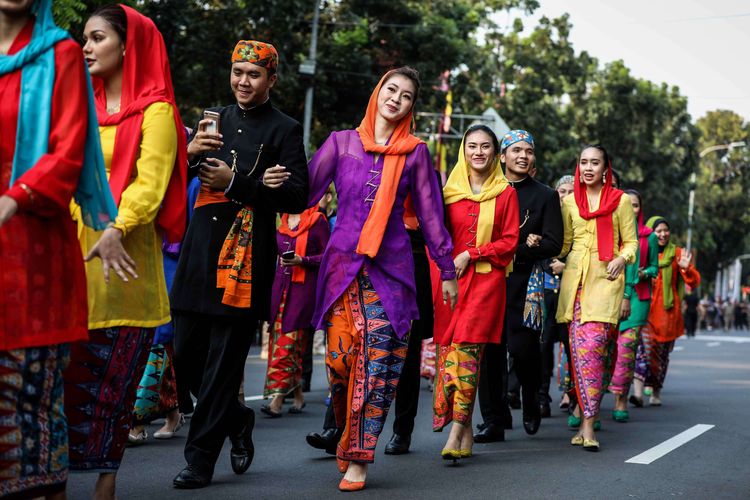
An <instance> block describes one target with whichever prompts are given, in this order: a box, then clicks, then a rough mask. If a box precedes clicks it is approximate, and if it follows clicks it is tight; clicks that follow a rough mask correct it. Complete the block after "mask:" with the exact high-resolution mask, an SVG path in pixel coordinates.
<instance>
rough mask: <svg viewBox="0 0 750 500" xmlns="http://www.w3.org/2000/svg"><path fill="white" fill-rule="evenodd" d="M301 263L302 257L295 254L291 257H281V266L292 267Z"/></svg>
mask: <svg viewBox="0 0 750 500" xmlns="http://www.w3.org/2000/svg"><path fill="white" fill-rule="evenodd" d="M300 264H302V257H300V256H299V255H297V254H295V255H294V257H292V258H291V259H288V260H287V259H281V267H293V266H299V265H300Z"/></svg>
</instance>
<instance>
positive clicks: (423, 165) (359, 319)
mask: <svg viewBox="0 0 750 500" xmlns="http://www.w3.org/2000/svg"><path fill="white" fill-rule="evenodd" d="M418 93H419V75H418V73H417V72H416V71H415V70H413V69H412V68H408V67H404V68H398V69H395V70H392V71H390V72H388V73H386V74H385V76H383V78H382V79H381V80H380V83H378V85H377V86H376V87H375V90H373V92H372V95H371V96H370V101H369V103H368V106H367V111H366V113H365V117H364V118H363V119H362V123H361V124H360V126H359V127H358V128H357V129H356V130H345V131H341V132H334V133H332V134H331V135H330V137H329V138H328V139H327V140H326V142H325V143H324V144H323V145H322V146H321V147H320V149H319V150H318V152H317V153H316V154H315V157H314V158H313V159H312V160H311V161H310V164H309V171H310V197H309V200H308V201H309V204H311V205H312V204H313V203H315V202H316V201H317V200H319V199H320V198H321V196H323V194H324V193H325V191H326V189H328V186H329V184H330V183H331V181H333V183H334V185H335V188H336V192H337V193H338V197H339V211H338V214H339V215H338V219H337V220H336V230H335V231H334V232H333V234H332V235H331V240H330V242H329V243H328V246H327V248H326V251H325V253H324V254H323V259H322V262H321V265H320V275H319V276H320V277H319V279H318V289H317V294H316V296H317V300H316V307H315V314H314V316H313V325H315V327H316V328H318V329H322V328H324V327H325V328H326V329H327V334H328V354H327V356H326V365H327V368H328V375H329V383H330V384H331V395H332V400H333V403H332V404H333V407H334V413H335V416H336V424H337V427H338V428H339V432H340V434H341V439H340V441H339V445H338V448H337V457H338V459H339V460H338V461H339V470H340V471H341V472H346V475H345V476H344V478H343V479H342V481H341V483H340V484H339V489H341V490H344V491H355V490H361V489H363V488H364V487H365V478H366V475H367V464H368V463H371V462H373V460H374V458H375V446H376V444H377V441H378V437H379V435H380V433H381V431H382V430H383V424H384V423H385V418H386V415H387V414H388V409H389V408H390V405H391V402H392V401H393V398H394V395H395V392H396V386H397V385H398V380H399V376H400V374H401V369H402V367H403V364H404V359H405V357H406V351H407V345H408V336H409V330H410V328H411V321H412V320H414V319H416V318H417V317H418V312H417V302H416V287H415V284H414V263H413V259H412V254H411V244H410V241H409V236H408V234H407V232H406V226H405V225H404V212H405V208H404V205H405V202H406V200H407V196H408V197H410V199H411V201H410V202H411V204H412V205H413V208H414V212H415V214H416V216H417V219H418V221H419V226H420V227H421V228H422V232H423V234H424V237H425V240H426V242H427V248H428V250H429V252H430V256H431V257H432V259H433V260H434V261H435V263H436V264H437V266H438V268H439V269H440V277H441V279H442V281H443V285H442V291H443V300H445V301H446V302H447V301H448V300H450V302H451V305H453V304H455V302H456V299H457V295H458V287H457V284H456V279H455V277H456V271H455V266H454V265H453V257H452V252H453V245H452V243H451V239H450V235H449V234H448V232H447V230H446V229H445V226H444V224H443V204H442V200H441V193H440V186H439V185H438V181H437V177H436V176H435V173H434V172H433V169H432V161H431V159H430V153H429V151H428V149H427V146H426V145H425V144H424V143H423V142H422V141H420V140H419V139H417V138H416V137H414V136H413V135H411V133H410V129H411V123H412V115H413V109H414V103H415V102H416V99H417V97H418Z"/></svg>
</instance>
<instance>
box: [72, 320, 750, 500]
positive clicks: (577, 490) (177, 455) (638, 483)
mask: <svg viewBox="0 0 750 500" xmlns="http://www.w3.org/2000/svg"><path fill="white" fill-rule="evenodd" d="M254 352H256V353H257V350H255V351H254ZM264 372H265V361H263V360H261V359H259V358H258V357H257V354H256V355H252V354H251V356H250V357H249V358H248V362H247V366H246V371H245V373H246V393H247V395H248V396H252V395H256V394H260V393H261V391H262V384H263V375H264ZM325 396H326V388H325V374H324V366H323V363H322V358H316V364H315V373H314V381H313V390H312V392H310V393H308V394H307V407H306V409H305V410H306V411H305V413H304V414H302V415H288V414H285V415H284V417H283V418H280V419H274V420H271V419H267V418H264V417H263V416H262V414H260V413H259V412H258V416H259V418H258V420H257V424H256V427H255V433H254V441H255V446H256V454H255V460H254V462H253V465H252V467H251V468H250V470H249V471H248V472H247V473H246V474H244V475H242V476H237V475H235V474H233V473H232V471H231V468H230V466H229V459H228V455H229V449H228V447H225V449H224V451H223V453H222V456H221V459H220V460H219V463H218V464H217V466H216V473H215V475H214V480H213V484H212V486H210V487H209V488H206V489H203V490H197V491H182V490H175V489H173V487H172V478H173V477H174V475H175V474H176V473H177V472H179V470H180V469H181V468H182V467H183V466H184V460H183V456H182V447H183V445H184V440H185V435H186V429H184V430H182V431H180V433H179V434H178V436H177V437H175V438H174V439H172V440H170V441H154V440H150V441H149V442H147V443H146V444H144V445H142V446H139V447H137V448H128V450H127V451H126V453H125V458H124V461H123V464H122V468H121V469H120V473H119V475H118V498H120V499H148V500H157V499H159V500H161V499H173V498H174V499H177V498H179V499H197V498H201V499H203V498H213V499H223V498H259V499H267V498H268V499H273V498H305V499H315V498H330V497H331V496H339V495H342V493H340V492H339V491H338V489H337V485H338V482H339V480H340V478H341V475H340V474H339V473H338V471H337V470H336V462H335V460H334V459H333V458H332V457H329V456H327V455H325V454H324V453H323V452H322V451H318V450H314V449H312V448H310V447H309V446H307V444H306V443H305V439H304V437H305V434H307V433H308V432H310V431H314V430H319V429H320V428H321V426H322V422H323V414H324V411H325V406H324V398H325ZM553 397H557V394H555V396H553ZM662 400H663V406H661V407H658V408H657V407H653V408H649V407H646V408H643V409H637V408H634V409H631V411H630V415H631V420H630V422H629V423H626V424H620V423H616V422H614V421H613V420H611V410H612V403H613V398H612V396H611V395H608V396H607V397H606V398H605V401H604V404H603V411H602V417H603V418H602V420H603V429H602V430H601V431H600V432H599V433H598V434H597V436H598V439H599V441H600V442H601V451H600V452H599V453H590V452H585V451H583V450H582V449H580V448H576V447H573V446H571V445H570V444H569V441H570V438H571V437H572V435H573V432H572V431H571V430H569V429H568V428H567V426H566V420H565V419H566V415H565V414H563V413H562V412H561V411H559V410H557V409H556V408H555V407H553V408H554V409H553V415H552V418H550V419H545V420H543V422H542V427H541V429H540V431H539V433H538V434H537V435H535V436H527V435H526V434H525V433H524V432H523V428H522V426H521V425H519V424H520V418H521V415H520V411H514V412H513V413H514V422H516V423H517V424H516V426H515V428H514V429H513V430H512V431H508V432H507V433H506V441H505V442H504V443H494V444H485V445H480V444H477V445H475V446H474V453H475V456H474V457H472V458H470V459H467V460H464V461H462V462H460V463H459V464H457V465H451V464H449V463H446V462H444V461H443V460H441V458H440V450H441V448H442V446H443V444H444V442H445V439H446V438H447V433H442V434H441V433H433V432H431V393H430V392H429V391H428V390H427V388H426V384H425V386H424V390H422V391H421V397H420V411H419V415H418V416H417V423H416V429H415V433H414V435H413V438H412V452H411V453H410V454H408V455H403V456H395V457H394V456H387V455H384V454H383V453H382V450H383V448H384V446H385V444H386V442H387V441H388V439H389V438H390V434H391V433H390V429H391V425H392V419H391V418H390V417H389V419H388V423H387V424H386V431H385V432H384V433H383V435H382V436H381V440H380V443H379V444H378V455H377V458H376V462H375V464H374V465H372V466H371V467H370V472H369V475H368V481H367V489H366V490H364V491H362V492H359V493H357V494H356V495H357V497H358V498H389V499H399V498H404V499H406V498H408V499H415V498H420V499H421V498H426V499H427V498H429V499H441V498H446V499H457V498H524V499H533V498H616V499H617V498H668V497H681V498H689V499H692V498H695V499H719V498H738V499H749V498H750V423H749V422H750V420H749V419H748V418H747V417H748V415H750V335H749V334H748V333H747V332H743V333H735V332H732V333H722V332H718V333H717V332H716V331H714V332H710V333H709V332H705V333H704V334H703V335H699V336H698V337H696V338H695V339H685V338H683V339H680V340H679V341H678V342H677V345H676V348H675V352H673V353H672V363H671V365H670V369H669V374H668V376H667V381H666V386H665V389H664V390H663V392H662ZM261 404H262V401H259V400H253V401H250V402H249V403H248V405H249V406H252V407H253V408H255V409H256V411H257V410H258V408H259V407H260V405H261ZM478 413H479V412H478V410H477V411H475V418H474V421H475V423H478V422H479V421H480V417H479V415H478ZM698 424H707V425H713V426H714V427H713V428H711V429H710V430H708V431H707V432H705V433H703V434H702V435H700V436H698V437H696V438H695V439H692V440H690V441H689V442H687V443H686V444H684V445H682V446H680V447H678V448H676V449H674V450H673V451H671V452H669V453H667V454H666V455H664V456H662V457H661V458H658V459H657V460H655V461H653V462H652V463H650V464H648V465H644V464H635V463H626V461H627V460H629V459H631V458H633V457H635V456H637V455H639V454H641V453H643V452H645V451H646V450H648V449H650V448H652V447H655V446H657V445H659V444H660V443H663V442H664V441H666V440H668V439H670V438H672V437H674V436H675V435H678V434H680V433H682V432H683V431H686V430H688V429H690V428H693V427H694V426H695V425H698ZM159 426H160V425H158V424H154V425H153V426H152V427H151V428H150V429H149V431H150V433H153V431H155V430H157V429H158V428H159ZM94 481H95V475H92V474H75V475H71V478H70V480H69V482H68V495H69V498H71V499H74V500H77V499H85V498H91V494H92V492H93V485H94Z"/></svg>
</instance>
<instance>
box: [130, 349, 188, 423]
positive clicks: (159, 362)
mask: <svg viewBox="0 0 750 500" xmlns="http://www.w3.org/2000/svg"><path fill="white" fill-rule="evenodd" d="M173 352H174V351H173V349H172V344H171V343H169V344H153V345H152V346H151V350H150V351H149V354H148V361H147V362H146V369H145V370H144V371H143V376H142V377H141V381H140V383H139V384H138V389H137V390H136V393H135V405H134V407H133V425H134V426H135V425H147V424H150V423H151V422H152V421H154V420H156V419H157V418H162V417H165V416H167V414H168V413H170V412H171V411H172V410H175V409H176V408H177V385H176V384H175V378H174V368H173V366H172V357H173Z"/></svg>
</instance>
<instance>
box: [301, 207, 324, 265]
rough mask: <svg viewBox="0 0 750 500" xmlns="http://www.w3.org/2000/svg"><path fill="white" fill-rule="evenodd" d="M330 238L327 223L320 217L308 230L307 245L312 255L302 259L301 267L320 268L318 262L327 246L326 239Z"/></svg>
mask: <svg viewBox="0 0 750 500" xmlns="http://www.w3.org/2000/svg"><path fill="white" fill-rule="evenodd" d="M330 236H331V231H330V229H329V228H328V221H327V220H326V219H325V218H323V217H321V218H320V219H318V221H317V222H316V223H315V225H314V226H313V227H312V228H310V236H309V237H308V240H307V245H308V247H310V252H311V253H312V255H306V256H305V257H302V265H303V266H305V267H320V261H321V260H322V259H323V252H324V251H325V249H326V245H328V239H329V238H330Z"/></svg>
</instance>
